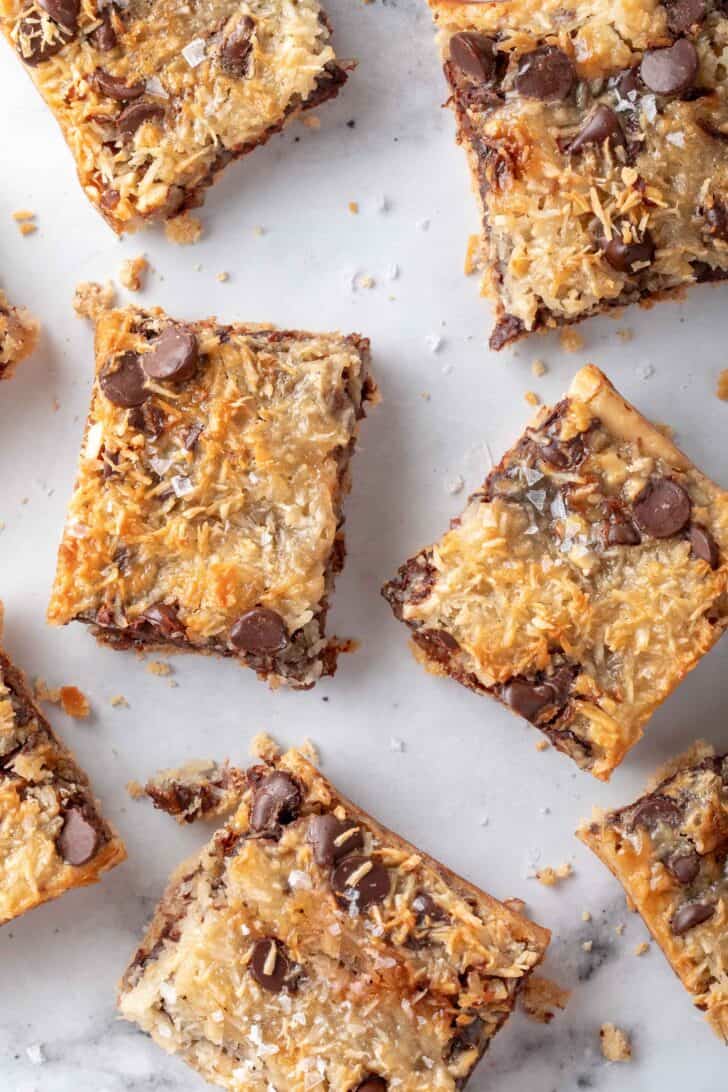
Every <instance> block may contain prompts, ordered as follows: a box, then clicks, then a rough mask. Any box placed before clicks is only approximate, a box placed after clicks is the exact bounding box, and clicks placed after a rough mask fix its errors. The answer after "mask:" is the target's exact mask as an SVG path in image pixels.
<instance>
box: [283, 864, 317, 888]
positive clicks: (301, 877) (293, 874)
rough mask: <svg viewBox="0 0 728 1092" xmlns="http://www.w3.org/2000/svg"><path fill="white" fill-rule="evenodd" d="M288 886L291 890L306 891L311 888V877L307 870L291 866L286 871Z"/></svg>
mask: <svg viewBox="0 0 728 1092" xmlns="http://www.w3.org/2000/svg"><path fill="white" fill-rule="evenodd" d="M288 886H289V887H290V888H291V890H292V891H301V890H303V891H308V890H310V888H311V877H310V876H309V874H308V872H302V871H301V870H300V869H298V868H293V869H291V871H290V872H289V873H288Z"/></svg>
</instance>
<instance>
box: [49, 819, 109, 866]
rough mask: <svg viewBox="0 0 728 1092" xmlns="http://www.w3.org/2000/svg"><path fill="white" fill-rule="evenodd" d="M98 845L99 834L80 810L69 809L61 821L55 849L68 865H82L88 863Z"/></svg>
mask: <svg viewBox="0 0 728 1092" xmlns="http://www.w3.org/2000/svg"><path fill="white" fill-rule="evenodd" d="M98 844H99V832H98V830H97V829H96V827H95V826H94V825H93V823H92V822H91V821H90V820H89V819H87V818H86V816H85V815H84V813H83V810H82V808H78V807H73V808H69V809H68V811H67V812H66V814H65V817H64V820H63V829H62V830H61V833H60V834H59V835H58V838H57V839H56V849H57V850H58V852H59V853H60V855H61V857H63V860H64V861H65V862H66V863H67V864H70V865H75V866H78V865H82V864H86V862H87V861H90V860H91V858H92V857H93V855H94V853H95V852H96V847H97V846H98Z"/></svg>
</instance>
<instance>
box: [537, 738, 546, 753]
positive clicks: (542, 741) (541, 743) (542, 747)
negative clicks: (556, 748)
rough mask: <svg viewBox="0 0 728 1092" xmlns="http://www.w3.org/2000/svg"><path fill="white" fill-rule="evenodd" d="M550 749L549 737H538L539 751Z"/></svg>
mask: <svg viewBox="0 0 728 1092" xmlns="http://www.w3.org/2000/svg"><path fill="white" fill-rule="evenodd" d="M548 749H549V741H548V740H547V739H537V740H536V750H537V751H548Z"/></svg>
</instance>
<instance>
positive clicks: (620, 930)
mask: <svg viewBox="0 0 728 1092" xmlns="http://www.w3.org/2000/svg"><path fill="white" fill-rule="evenodd" d="M625 928H626V926H625V924H624V922H622V921H620V923H619V925H615V926H614V931H615V933H616V934H617V936H618V937H621V936H623V935H624V930H625Z"/></svg>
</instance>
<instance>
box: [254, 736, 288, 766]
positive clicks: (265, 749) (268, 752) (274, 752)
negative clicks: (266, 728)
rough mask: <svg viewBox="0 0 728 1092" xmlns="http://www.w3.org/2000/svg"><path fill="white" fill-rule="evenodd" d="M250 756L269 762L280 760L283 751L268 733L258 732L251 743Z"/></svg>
mask: <svg viewBox="0 0 728 1092" xmlns="http://www.w3.org/2000/svg"><path fill="white" fill-rule="evenodd" d="M250 754H251V756H252V757H253V758H260V759H262V760H263V762H268V761H273V760H274V759H276V758H278V757H279V755H280V754H281V749H280V747H279V746H278V744H277V743H276V741H275V740H274V739H273V738H272V737H271V736H269V735H268V734H267V732H258V734H257V735H256V736H253V738H252V739H251V741H250Z"/></svg>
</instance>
